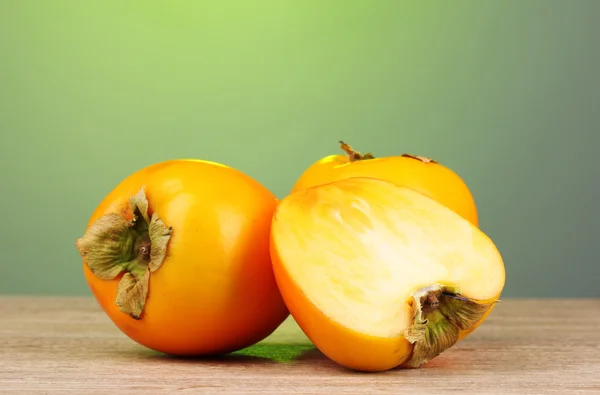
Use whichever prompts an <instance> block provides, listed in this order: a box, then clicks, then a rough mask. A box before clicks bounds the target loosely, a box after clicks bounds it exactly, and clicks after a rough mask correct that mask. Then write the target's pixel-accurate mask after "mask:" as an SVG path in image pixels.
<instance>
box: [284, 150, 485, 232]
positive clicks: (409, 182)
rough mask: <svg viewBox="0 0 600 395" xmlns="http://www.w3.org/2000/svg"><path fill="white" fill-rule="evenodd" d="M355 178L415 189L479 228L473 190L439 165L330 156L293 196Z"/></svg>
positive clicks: (411, 160) (308, 172) (302, 178)
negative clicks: (308, 189)
mask: <svg viewBox="0 0 600 395" xmlns="http://www.w3.org/2000/svg"><path fill="white" fill-rule="evenodd" d="M351 177H370V178H378V179H382V180H386V181H389V182H392V183H394V184H396V185H400V186H405V187H408V188H412V189H414V190H416V191H418V192H421V193H422V194H424V195H427V196H429V197H430V198H432V199H434V200H437V201H438V202H440V203H442V204H443V205H445V206H446V207H448V208H450V209H452V210H454V211H455V212H456V213H458V214H460V215H461V216H462V217H464V218H465V219H466V220H468V221H469V222H471V223H472V224H473V225H475V226H478V222H479V218H478V214H477V207H476V205H475V201H474V199H473V196H472V194H471V191H470V190H469V188H468V187H467V185H466V184H465V182H464V181H463V180H462V178H461V177H460V176H458V174H456V173H455V172H454V171H452V170H451V169H449V168H447V167H446V166H443V165H441V164H439V163H437V162H428V163H426V162H423V161H421V160H418V159H415V158H410V157H404V156H389V157H381V158H375V159H367V160H359V161H354V162H351V161H350V159H349V158H348V156H347V155H330V156H327V157H325V158H323V159H320V160H318V161H316V162H314V163H313V164H312V165H311V166H309V168H308V169H306V170H305V171H304V173H302V175H301V176H300V177H299V178H298V180H297V181H296V183H295V185H294V186H293V188H292V191H291V193H294V192H296V191H300V190H303V189H307V188H310V187H313V186H317V185H322V184H327V183H330V182H334V181H338V180H342V179H345V178H351Z"/></svg>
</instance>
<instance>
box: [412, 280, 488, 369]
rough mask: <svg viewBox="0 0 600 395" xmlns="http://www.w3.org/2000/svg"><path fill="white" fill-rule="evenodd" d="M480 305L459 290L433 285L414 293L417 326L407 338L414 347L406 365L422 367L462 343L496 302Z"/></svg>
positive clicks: (414, 326) (414, 324) (413, 326)
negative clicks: (463, 332)
mask: <svg viewBox="0 0 600 395" xmlns="http://www.w3.org/2000/svg"><path fill="white" fill-rule="evenodd" d="M496 302H497V301H495V302H492V303H478V302H476V301H473V300H471V299H468V298H465V297H463V296H460V291H459V290H458V289H456V288H452V287H446V286H442V285H432V286H429V287H425V288H422V289H420V290H419V291H417V292H415V293H414V294H413V311H414V318H413V325H411V326H410V327H409V328H408V329H407V330H406V331H405V332H404V337H405V338H406V340H408V341H409V342H410V343H412V344H413V345H414V347H413V352H412V355H411V356H410V358H409V359H408V361H406V362H405V365H406V366H408V367H411V368H418V367H420V366H422V365H423V364H425V363H427V362H428V361H430V360H431V359H433V358H435V357H436V356H438V355H439V354H441V353H442V352H443V351H445V350H447V349H448V348H450V347H452V346H453V345H454V344H456V342H457V341H458V337H459V334H460V331H461V330H468V329H470V328H471V327H472V326H473V325H475V324H476V323H477V322H479V320H481V318H482V317H483V315H484V314H485V313H486V312H487V311H488V310H489V309H490V308H491V306H492V305H493V304H494V303H496Z"/></svg>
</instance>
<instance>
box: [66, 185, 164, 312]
mask: <svg viewBox="0 0 600 395" xmlns="http://www.w3.org/2000/svg"><path fill="white" fill-rule="evenodd" d="M129 204H130V208H131V211H132V212H133V219H132V220H131V221H127V220H126V219H125V218H123V217H122V216H121V215H119V214H117V213H108V214H106V215H104V216H102V217H100V218H99V219H98V220H96V221H95V222H94V223H92V224H91V226H90V227H89V228H88V230H87V232H86V233H85V235H84V236H83V237H81V238H80V239H78V240H77V242H76V246H77V250H78V251H79V254H80V255H81V257H82V258H83V261H84V263H85V264H86V266H87V267H88V268H89V269H90V271H91V272H92V273H93V274H94V275H95V276H96V277H98V278H99V279H101V280H114V279H116V278H117V277H118V276H120V275H121V274H123V276H122V277H121V279H120V281H119V285H118V288H117V297H116V299H115V304H116V305H117V306H119V307H120V310H121V311H122V312H123V313H126V314H128V315H129V316H131V317H132V318H134V319H140V318H141V315H142V312H143V310H144V305H145V302H146V298H147V296H148V287H149V280H150V273H151V272H155V271H156V270H158V269H159V268H160V266H161V265H162V263H163V261H164V259H165V256H166V253H167V244H168V241H169V239H170V237H171V231H172V229H171V228H170V227H169V228H167V227H166V226H165V224H164V223H163V222H162V221H161V220H160V219H159V218H158V215H157V214H156V213H154V214H153V215H152V218H150V217H149V215H148V200H147V199H146V195H145V193H144V188H142V189H141V190H140V191H139V192H138V193H137V194H136V195H135V196H133V197H132V198H130V199H129Z"/></svg>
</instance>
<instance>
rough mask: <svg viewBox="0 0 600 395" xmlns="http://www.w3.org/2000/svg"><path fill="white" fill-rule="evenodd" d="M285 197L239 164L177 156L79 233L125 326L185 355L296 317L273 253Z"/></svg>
mask: <svg viewBox="0 0 600 395" xmlns="http://www.w3.org/2000/svg"><path fill="white" fill-rule="evenodd" d="M276 205H277V199H276V197H275V196H274V195H273V194H272V193H271V192H270V191H269V190H267V189H266V188H265V187H264V186H263V185H261V184H260V183H258V182H257V181H256V180H254V179H252V178H250V177H249V176H247V175H245V174H243V173H242V172H240V171H238V170H235V169H232V168H230V167H227V166H224V165H221V164H218V163H213V162H206V161H201V160H172V161H166V162H161V163H157V164H154V165H151V166H148V167H146V168H144V169H141V170H139V171H137V172H135V173H134V174H132V175H130V176H129V177H127V178H126V179H125V180H123V181H122V182H121V183H120V184H119V185H117V186H116V188H115V189H114V190H113V191H112V192H110V193H109V194H108V196H106V197H105V198H104V200H102V202H101V203H100V205H99V206H98V207H97V208H96V209H95V211H94V212H93V214H92V216H91V218H90V219H89V223H88V226H87V230H86V233H85V235H84V236H83V237H82V238H80V239H79V240H78V241H77V248H78V250H79V252H80V254H81V255H82V259H83V270H84V275H85V278H86V280H87V283H88V285H89V287H90V289H91V291H92V293H93V295H94V297H95V298H96V300H97V301H98V303H99V304H100V306H101V307H102V309H103V310H104V312H105V313H106V314H107V315H108V316H109V317H110V319H112V321H113V322H114V323H115V324H116V326H117V327H118V328H119V329H120V330H121V331H123V332H124V333H125V334H126V335H127V336H129V337H130V338H131V339H133V340H135V341H136V342H138V343H140V344H142V345H144V346H146V347H148V348H151V349H154V350H156V351H160V352H164V353H168V354H175V355H206V354H219V353H227V352H232V351H235V350H239V349H241V348H244V347H247V346H249V345H252V344H254V343H256V342H258V341H260V340H262V339H263V338H265V337H266V336H267V335H269V334H270V333H272V332H273V331H274V330H275V329H276V328H277V327H278V326H279V325H280V324H281V323H282V322H283V321H284V319H285V318H286V317H287V316H288V310H287V308H286V306H285V304H284V302H283V300H282V298H281V295H280V294H279V291H278V288H277V284H276V282H275V278H274V275H273V270H272V265H271V259H270V255H269V235H270V229H271V219H272V215H273V212H274V210H275V207H276Z"/></svg>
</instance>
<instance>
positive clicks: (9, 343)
mask: <svg viewBox="0 0 600 395" xmlns="http://www.w3.org/2000/svg"><path fill="white" fill-rule="evenodd" d="M459 392H460V393H461V394H492V393H494V394H574V393H581V394H594V393H598V394H600V300H552V299H547V300H504V302H503V303H502V304H500V305H498V306H497V307H496V309H495V310H494V312H493V313H492V315H491V316H490V317H489V319H488V320H487V321H486V322H485V323H484V325H482V326H481V327H480V328H479V329H478V330H477V331H476V332H475V333H474V334H473V335H471V336H470V337H469V338H467V339H466V340H464V341H463V342H461V343H459V344H457V345H456V346H455V347H454V348H452V349H450V350H448V351H446V352H445V353H444V354H442V355H441V356H439V357H438V358H437V359H434V360H433V361H431V362H430V363H429V364H427V365H426V366H425V367H423V368H420V369H416V370H400V369H397V370H393V371H388V372H385V373H377V374H373V373H356V372H351V371H348V370H346V369H344V368H342V367H340V366H338V365H336V364H335V363H333V362H331V361H330V360H328V359H327V358H326V357H324V356H323V355H322V354H321V353H319V352H318V351H317V350H316V349H314V348H313V347H312V345H311V344H310V342H309V341H308V340H307V339H306V337H305V336H304V335H303V333H302V332H301V331H300V330H299V329H298V327H297V326H296V324H295V323H294V321H292V320H288V321H286V322H285V323H284V324H283V325H282V326H281V327H280V328H279V329H278V330H277V331H276V332H275V333H274V334H273V335H272V336H271V337H269V338H268V339H266V340H265V341H263V342H261V343H258V344H256V345H255V346H253V347H250V348H249V349H246V350H243V351H242V352H239V353H236V354H234V355H230V356H224V357H222V358H213V359H210V360H200V359H174V358H169V357H166V356H163V355H160V354H157V353H154V352H152V351H150V350H147V349H145V348H144V347H142V346H140V345H138V344H136V343H134V342H133V341H131V340H129V339H128V338H127V337H125V336H124V335H123V334H121V332H119V331H118V330H117V329H116V328H115V327H114V326H113V324H112V323H111V322H110V321H109V320H108V318H107V317H106V316H105V315H104V314H103V313H102V312H101V311H100V309H99V308H98V306H97V305H96V303H95V301H94V300H92V299H89V298H39V297H8V296H5V297H0V394H13V393H15V394H17V393H19V394H23V393H31V394H42V393H44V394H46V393H48V394H52V393H57V394H59V393H60V394H65V393H67V394H86V393H120V394H127V395H133V394H153V393H157V394H159V393H160V394H172V393H176V394H187V393H190V394H191V393H207V394H219V393H224V394H287V393H295V394H297V393H306V394H313V393H314V394H320V393H327V394H331V395H337V394H381V393H390V394H402V393H412V394H417V393H418V394H429V393H432V394H433V393H435V394H444V393H459Z"/></svg>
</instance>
